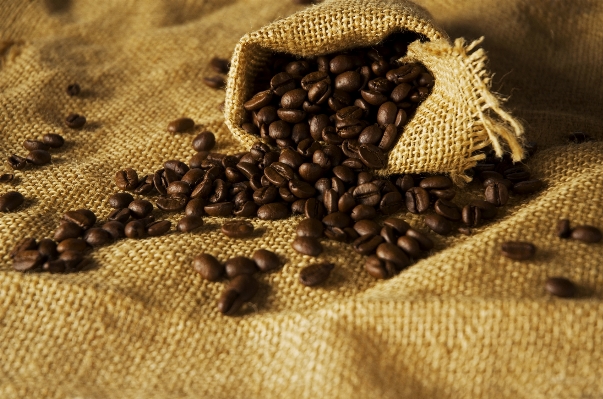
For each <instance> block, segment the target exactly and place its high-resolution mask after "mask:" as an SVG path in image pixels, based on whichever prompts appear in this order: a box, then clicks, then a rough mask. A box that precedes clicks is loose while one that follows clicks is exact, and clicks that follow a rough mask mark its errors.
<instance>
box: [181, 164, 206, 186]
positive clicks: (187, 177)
mask: <svg viewBox="0 0 603 399" xmlns="http://www.w3.org/2000/svg"><path fill="white" fill-rule="evenodd" d="M204 178H205V171H203V169H200V168H192V169H190V170H189V171H188V172H186V173H185V174H184V176H182V179H181V181H182V182H184V183H187V184H188V185H189V186H190V187H197V185H198V184H199V183H201V182H202V181H203V179H204Z"/></svg>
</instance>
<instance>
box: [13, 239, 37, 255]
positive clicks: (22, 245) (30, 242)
mask: <svg viewBox="0 0 603 399" xmlns="http://www.w3.org/2000/svg"><path fill="white" fill-rule="evenodd" d="M37 249H38V243H37V242H36V239H35V238H31V237H27V238H22V239H21V240H19V241H17V242H16V243H15V245H14V246H13V249H12V250H11V251H10V253H9V256H10V258H11V259H13V258H14V257H15V255H16V254H17V253H19V252H21V251H29V250H37Z"/></svg>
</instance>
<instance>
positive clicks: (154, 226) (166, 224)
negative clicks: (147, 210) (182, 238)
mask: <svg viewBox="0 0 603 399" xmlns="http://www.w3.org/2000/svg"><path fill="white" fill-rule="evenodd" d="M171 227H172V222H170V221H169V220H160V221H157V222H153V223H150V224H149V225H147V234H148V235H149V236H150V237H158V236H162V235H164V234H165V233H167V232H168V231H170V228H171Z"/></svg>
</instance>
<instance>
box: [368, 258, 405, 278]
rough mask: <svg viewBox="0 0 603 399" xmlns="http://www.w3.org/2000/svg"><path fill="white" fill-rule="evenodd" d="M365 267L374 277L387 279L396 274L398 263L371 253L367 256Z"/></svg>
mask: <svg viewBox="0 0 603 399" xmlns="http://www.w3.org/2000/svg"><path fill="white" fill-rule="evenodd" d="M364 269H365V270H366V272H367V273H368V274H370V275H371V276H372V277H374V278H377V279H381V280H386V279H388V278H392V277H394V276H395V275H396V273H397V270H396V265H395V264H394V263H393V262H390V261H382V260H381V259H379V257H378V256H377V255H371V256H369V257H368V258H366V261H365V263H364Z"/></svg>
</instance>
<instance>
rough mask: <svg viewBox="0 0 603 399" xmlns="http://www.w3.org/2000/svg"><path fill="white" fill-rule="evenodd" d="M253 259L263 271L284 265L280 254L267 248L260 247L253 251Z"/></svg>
mask: <svg viewBox="0 0 603 399" xmlns="http://www.w3.org/2000/svg"><path fill="white" fill-rule="evenodd" d="M252 259H253V261H254V262H255V264H256V265H257V267H258V269H260V271H262V272H269V271H272V270H276V269H278V268H279V267H281V266H282V263H281V261H280V259H279V258H278V256H277V255H276V254H275V253H274V252H272V251H268V250H266V249H258V250H257V251H255V252H254V253H253V256H252Z"/></svg>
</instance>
